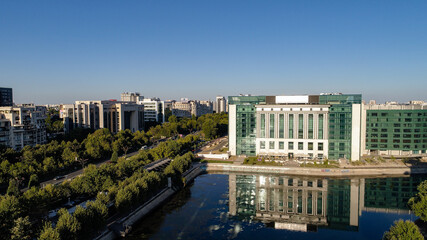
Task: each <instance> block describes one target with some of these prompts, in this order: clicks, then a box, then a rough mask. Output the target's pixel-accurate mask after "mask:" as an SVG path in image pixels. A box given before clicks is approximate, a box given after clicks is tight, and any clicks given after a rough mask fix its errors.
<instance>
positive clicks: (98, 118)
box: [60, 100, 144, 133]
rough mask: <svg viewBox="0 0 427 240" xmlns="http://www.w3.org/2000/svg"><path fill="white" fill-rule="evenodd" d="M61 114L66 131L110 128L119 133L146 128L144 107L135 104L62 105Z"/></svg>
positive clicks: (96, 102) (85, 103)
mask: <svg viewBox="0 0 427 240" xmlns="http://www.w3.org/2000/svg"><path fill="white" fill-rule="evenodd" d="M60 114H61V118H63V121H64V128H65V130H66V131H69V130H71V129H73V128H76V127H82V128H92V129H100V128H108V129H109V130H110V131H111V132H113V133H117V132H119V131H121V130H124V129H129V130H131V131H132V132H136V131H139V130H143V128H144V106H143V105H139V104H137V103H133V102H118V101H110V100H107V101H76V102H75V103H74V104H67V105H62V107H61V110H60Z"/></svg>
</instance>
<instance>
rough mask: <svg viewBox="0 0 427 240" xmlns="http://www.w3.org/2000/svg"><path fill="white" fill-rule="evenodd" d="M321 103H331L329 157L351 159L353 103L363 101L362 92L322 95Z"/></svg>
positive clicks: (320, 97)
mask: <svg viewBox="0 0 427 240" xmlns="http://www.w3.org/2000/svg"><path fill="white" fill-rule="evenodd" d="M319 103H320V104H330V105H331V107H330V109H329V124H328V127H329V133H328V135H329V139H328V140H329V153H328V154H329V158H330V159H339V158H346V159H351V132H352V105H353V104H361V103H362V95H361V94H351V95H350V94H343V95H320V96H319Z"/></svg>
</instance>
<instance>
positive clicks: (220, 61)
mask: <svg viewBox="0 0 427 240" xmlns="http://www.w3.org/2000/svg"><path fill="white" fill-rule="evenodd" d="M426 7H427V3H426V2H422V1H414V2H410V3H408V2H399V1H387V2H370V1H358V2H345V3H344V2H337V1H328V2H281V1H273V2H270V4H268V5H267V4H265V3H264V2H261V1H250V2H246V1H245V2H243V1H235V2H226V1H215V2H197V1H187V2H173V1H168V2H138V1H129V2H127V3H126V4H123V3H116V2H112V1H102V2H101V1H91V2H86V1H79V2H73V3H67V2H55V1H46V2H30V1H28V2H2V3H0V15H1V16H2V18H1V24H0V31H2V32H3V33H5V34H2V37H1V38H0V52H2V57H0V79H1V87H10V88H13V95H14V102H16V103H28V102H33V103H36V104H60V103H72V102H74V101H76V100H102V99H111V98H113V99H119V98H120V93H122V92H128V91H131V92H134V91H136V92H141V94H142V95H144V96H146V97H159V98H161V99H177V100H179V99H180V98H181V97H188V98H190V99H206V100H212V101H213V100H215V97H216V96H217V95H223V96H235V95H239V94H240V93H242V94H252V95H298V94H318V93H322V92H325V93H326V92H346V93H361V94H362V96H363V99H364V100H366V101H369V100H371V99H372V100H377V102H379V103H382V102H385V101H398V102H408V101H410V100H424V101H425V100H427V98H426V97H425V89H427V81H426V80H427V74H426V73H425V69H426V67H427V46H426V45H425V42H427V29H426V27H425V26H426V24H425V23H426V22H427V16H426V15H425V14H424V12H425V11H424V10H425V9H426Z"/></svg>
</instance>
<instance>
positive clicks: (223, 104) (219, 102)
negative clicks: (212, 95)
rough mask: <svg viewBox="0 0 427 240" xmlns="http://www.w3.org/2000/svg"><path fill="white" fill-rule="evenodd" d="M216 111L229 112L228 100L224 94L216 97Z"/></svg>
mask: <svg viewBox="0 0 427 240" xmlns="http://www.w3.org/2000/svg"><path fill="white" fill-rule="evenodd" d="M215 112H216V113H222V112H227V100H226V99H225V97H224V96H217V97H216V99H215Z"/></svg>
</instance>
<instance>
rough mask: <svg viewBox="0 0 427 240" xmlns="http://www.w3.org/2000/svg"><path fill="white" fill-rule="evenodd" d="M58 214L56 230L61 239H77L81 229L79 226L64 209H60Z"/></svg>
mask: <svg viewBox="0 0 427 240" xmlns="http://www.w3.org/2000/svg"><path fill="white" fill-rule="evenodd" d="M58 214H59V218H58V222H57V224H56V230H58V233H59V236H60V237H61V239H63V240H66V239H69V240H75V239H78V232H79V231H80V229H81V225H80V223H79V222H78V221H77V219H76V218H75V217H74V216H72V215H71V214H70V213H69V212H68V211H67V209H65V208H61V209H60V210H59V211H58Z"/></svg>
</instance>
